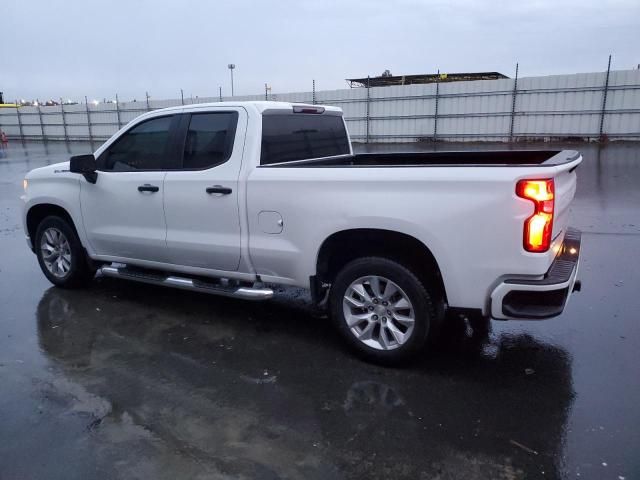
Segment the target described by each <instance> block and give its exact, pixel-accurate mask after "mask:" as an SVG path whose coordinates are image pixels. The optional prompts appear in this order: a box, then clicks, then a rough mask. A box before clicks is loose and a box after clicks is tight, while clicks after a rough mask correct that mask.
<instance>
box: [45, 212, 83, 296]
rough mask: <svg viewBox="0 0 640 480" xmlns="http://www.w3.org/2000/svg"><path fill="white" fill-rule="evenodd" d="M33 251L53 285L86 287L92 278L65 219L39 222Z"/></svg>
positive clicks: (59, 218)
mask: <svg viewBox="0 0 640 480" xmlns="http://www.w3.org/2000/svg"><path fill="white" fill-rule="evenodd" d="M35 249H36V255H37V256H38V263H39V264H40V268H41V269H42V272H43V273H44V275H45V276H46V277H47V279H48V280H49V281H50V282H51V283H53V284H54V285H57V286H59V287H64V288H74V287H80V286H85V285H86V284H87V283H88V282H89V281H90V280H91V279H92V278H93V276H94V275H95V269H93V268H92V267H91V266H90V264H89V259H88V258H87V255H86V253H85V251H84V248H83V247H82V244H81V243H80V239H79V238H78V235H77V234H76V232H75V230H74V229H73V227H72V226H71V225H70V224H69V223H68V221H67V220H66V219H64V218H61V217H58V216H49V217H46V218H45V219H43V220H42V222H40V224H39V225H38V229H37V231H36V237H35Z"/></svg>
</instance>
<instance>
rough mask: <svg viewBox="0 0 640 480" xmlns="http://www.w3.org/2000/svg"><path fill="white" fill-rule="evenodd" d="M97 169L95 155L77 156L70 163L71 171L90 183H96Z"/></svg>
mask: <svg viewBox="0 0 640 480" xmlns="http://www.w3.org/2000/svg"><path fill="white" fill-rule="evenodd" d="M97 167H98V166H97V163H96V157H94V156H93V153H90V154H88V155H75V156H73V157H71V159H70V161H69V171H70V172H71V173H79V174H81V175H83V176H84V178H86V180H87V182H89V183H96V180H97V179H98V172H96V169H97Z"/></svg>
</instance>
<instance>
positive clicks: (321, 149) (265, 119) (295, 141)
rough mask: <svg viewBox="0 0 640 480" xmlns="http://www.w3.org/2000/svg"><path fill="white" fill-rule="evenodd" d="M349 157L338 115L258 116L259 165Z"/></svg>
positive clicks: (342, 122)
mask: <svg viewBox="0 0 640 480" xmlns="http://www.w3.org/2000/svg"><path fill="white" fill-rule="evenodd" d="M350 153H351V152H350V149H349V139H348V136H347V131H346V129H345V126H344V121H343V120H342V116H340V115H331V114H327V113H322V114H318V113H293V112H286V113H280V112H277V113H269V114H267V113H265V114H264V115H263V116H262V149H261V155H260V165H271V164H275V163H282V162H294V161H298V160H308V159H313V158H325V157H333V156H336V155H348V154H350Z"/></svg>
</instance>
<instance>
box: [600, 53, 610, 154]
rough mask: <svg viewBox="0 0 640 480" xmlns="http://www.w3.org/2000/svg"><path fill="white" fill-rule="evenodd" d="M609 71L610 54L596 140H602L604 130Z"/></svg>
mask: <svg viewBox="0 0 640 480" xmlns="http://www.w3.org/2000/svg"><path fill="white" fill-rule="evenodd" d="M610 72H611V55H609V63H608V64H607V76H606V77H605V80H604V89H603V92H602V111H601V112H600V132H599V136H598V141H599V142H602V141H604V138H603V132H604V116H605V114H606V109H607V93H608V91H609V73H610Z"/></svg>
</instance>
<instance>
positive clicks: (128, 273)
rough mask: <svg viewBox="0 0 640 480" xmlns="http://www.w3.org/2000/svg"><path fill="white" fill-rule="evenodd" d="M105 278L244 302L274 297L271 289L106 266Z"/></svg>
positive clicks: (101, 271) (101, 269)
mask: <svg viewBox="0 0 640 480" xmlns="http://www.w3.org/2000/svg"><path fill="white" fill-rule="evenodd" d="M98 271H99V272H100V273H101V274H102V275H103V276H105V277H113V278H122V279H125V280H133V281H135V282H142V283H149V284H151V285H160V286H164V287H173V288H181V289H183V290H191V291H193V292H202V293H209V294H212V295H221V296H224V297H234V298H242V299H244V300H268V299H269V298H271V297H273V290H272V289H270V288H254V287H238V286H228V287H227V286H224V285H220V284H215V283H209V282H205V281H200V280H195V279H191V278H186V277H177V276H174V275H167V276H164V275H162V274H161V273H152V272H147V271H138V270H130V269H128V268H118V267H113V266H104V267H102V268H100V269H99V270H98Z"/></svg>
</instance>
